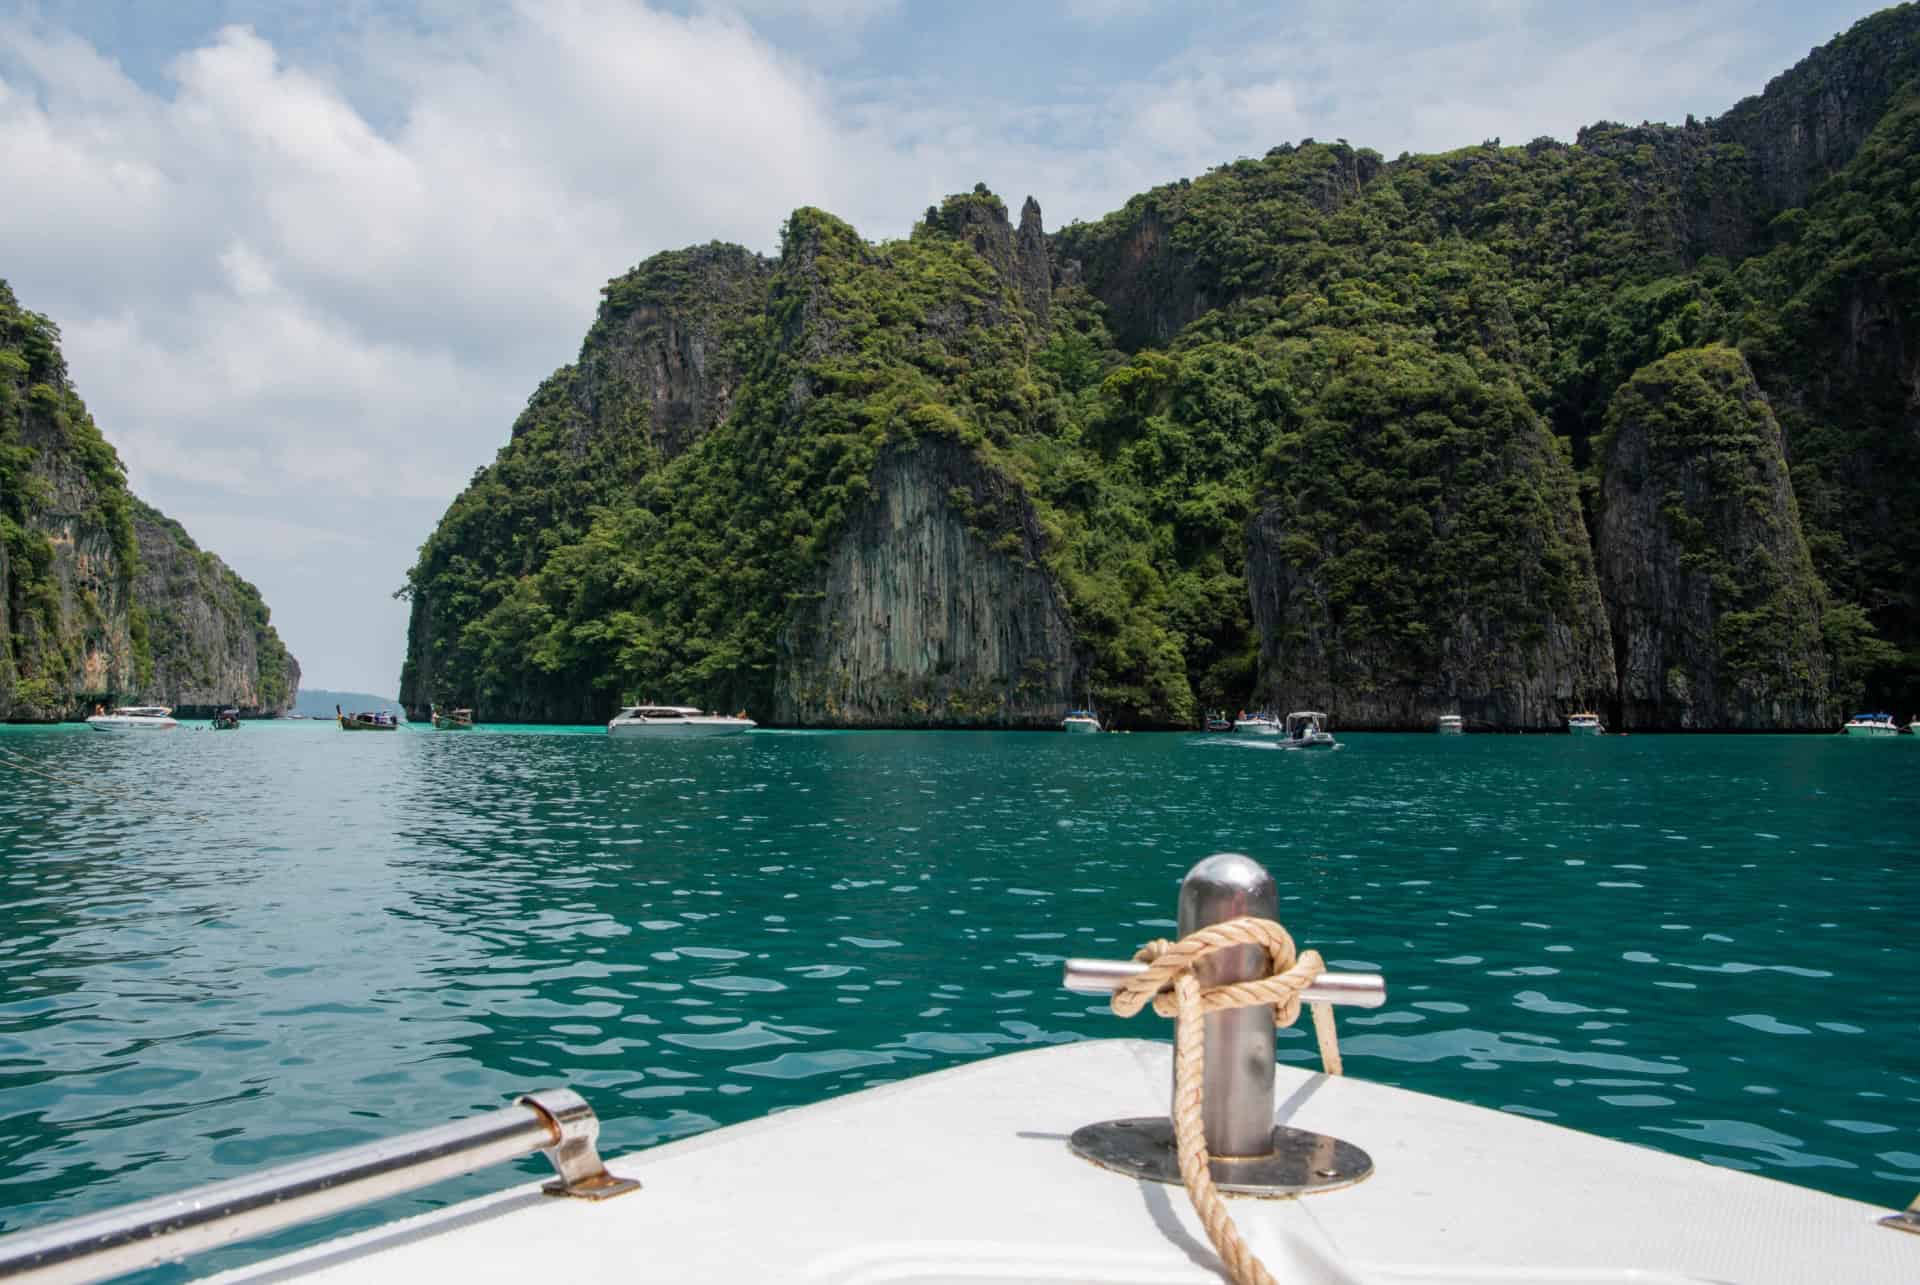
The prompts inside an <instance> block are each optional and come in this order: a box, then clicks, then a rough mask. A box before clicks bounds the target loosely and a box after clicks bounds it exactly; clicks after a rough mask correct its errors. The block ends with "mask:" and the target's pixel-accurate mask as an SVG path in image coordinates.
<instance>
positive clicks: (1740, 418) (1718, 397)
mask: <svg viewBox="0 0 1920 1285" xmlns="http://www.w3.org/2000/svg"><path fill="white" fill-rule="evenodd" d="M1608 439H1609V440H1608V442H1607V444H1606V451H1605V460H1606V466H1605V474H1604V478H1603V482H1602V488H1601V494H1600V523H1599V537H1598V545H1599V563H1600V580H1601V585H1602V587H1603V590H1604V592H1605V595H1606V601H1607V609H1608V614H1609V615H1610V617H1611V621H1612V627H1613V640H1614V647H1615V650H1616V654H1617V656H1618V662H1617V663H1618V670H1619V677H1620V718H1621V723H1622V726H1623V727H1624V728H1631V729H1636V730H1637V729H1695V728H1732V729H1751V728H1780V729H1813V728H1825V727H1828V726H1830V725H1831V724H1832V722H1833V721H1834V714H1835V711H1834V710H1833V708H1832V707H1831V705H1830V703H1829V694H1830V687H1831V683H1830V678H1829V674H1828V672H1827V656H1826V653H1825V650H1824V649H1823V643H1822V632H1821V614H1822V609H1823V606H1824V603H1825V597H1826V593H1825V590H1824V588H1823V587H1822V586H1821V584H1820V581H1819V579H1818V578H1817V577H1816V576H1815V575H1814V570H1813V561H1812V558H1811V557H1810V556H1809V555H1808V552H1807V544H1806V540H1805V538H1804V536H1803V535H1802V534H1801V529H1800V514H1799V510H1798V507H1797V506H1796V504H1795V502H1794V497H1793V488H1792V485H1791V483H1790V481H1789V479H1788V475H1787V462H1786V456H1785V453H1784V442H1783V440H1782V437H1781V433H1780V426H1779V424H1777V423H1776V422H1775V421H1774V417H1773V414H1772V412H1771V410H1769V409H1768V406H1767V403H1766V399H1765V398H1764V397H1763V396H1762V395H1761V392H1760V388H1759V386H1758V385H1757V384H1756V383H1755V382H1754V378H1753V373H1752V372H1751V371H1750V370H1749V369H1748V368H1747V363H1746V362H1745V360H1743V359H1742V358H1741V356H1740V354H1739V353H1737V352H1735V351H1733V350H1732V349H1729V348H1707V349H1690V350H1684V351H1681V352H1677V353H1673V354H1671V355H1670V356H1667V357H1665V358H1662V359H1661V360H1660V361H1658V362H1656V363H1654V364H1653V365H1651V366H1649V367H1647V368H1645V369H1644V370H1641V371H1639V372H1637V373H1636V374H1635V375H1634V377H1633V378H1632V380H1630V381H1629V382H1628V383H1627V385H1626V386H1625V387H1623V388H1622V389H1621V390H1620V391H1619V393H1617V394H1616V395H1615V397H1614V399H1613V404H1612V406H1611V407H1610V409H1609V412H1608Z"/></svg>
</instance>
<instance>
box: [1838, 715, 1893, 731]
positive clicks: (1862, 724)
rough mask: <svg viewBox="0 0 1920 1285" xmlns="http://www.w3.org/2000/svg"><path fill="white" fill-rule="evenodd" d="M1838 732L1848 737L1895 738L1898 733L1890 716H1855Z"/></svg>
mask: <svg viewBox="0 0 1920 1285" xmlns="http://www.w3.org/2000/svg"><path fill="white" fill-rule="evenodd" d="M1840 730H1841V731H1842V732H1844V733H1846V734H1847V735H1848V736H1896V735H1898V734H1899V732H1900V728H1899V727H1898V726H1897V725H1896V724H1895V723H1894V721H1893V715H1891V714H1855V715H1854V716H1853V717H1852V718H1850V719H1848V720H1847V725H1846V726H1845V727H1843V728H1841V729H1840Z"/></svg>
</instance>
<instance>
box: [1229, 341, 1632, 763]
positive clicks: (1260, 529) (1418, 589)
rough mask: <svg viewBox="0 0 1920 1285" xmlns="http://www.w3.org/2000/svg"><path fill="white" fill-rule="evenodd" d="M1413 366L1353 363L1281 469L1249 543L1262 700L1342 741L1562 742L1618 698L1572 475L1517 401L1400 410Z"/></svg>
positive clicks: (1470, 400) (1469, 400)
mask: <svg viewBox="0 0 1920 1285" xmlns="http://www.w3.org/2000/svg"><path fill="white" fill-rule="evenodd" d="M1424 359H1425V360H1429V361H1432V360H1435V359H1433V358H1430V357H1428V358H1424ZM1421 360H1423V357H1422V355H1421V354H1419V353H1417V352H1414V353H1400V354H1394V355H1393V356H1392V357H1391V358H1389V359H1388V360H1387V361H1382V362H1380V363H1377V364H1374V363H1368V364H1356V365H1355V366H1354V367H1352V368H1350V369H1349V370H1348V371H1347V372H1346V373H1344V374H1343V375H1342V376H1341V377H1340V378H1339V379H1337V380H1336V381H1335V382H1334V383H1332V384H1331V385H1330V386H1329V387H1328V389H1327V390H1326V394H1325V398H1324V401H1323V404H1322V405H1321V406H1320V407H1317V408H1316V409H1315V410H1314V412H1312V413H1311V414H1310V415H1309V417H1308V421H1307V424H1306V426H1305V427H1304V428H1303V430H1302V431H1301V432H1300V433H1298V434H1295V435H1290V436H1289V437H1288V438H1286V439H1283V440H1282V442H1281V443H1280V444H1279V446H1278V447H1277V448H1276V450H1275V452H1274V455H1273V458H1272V467H1273V469H1274V474H1273V480H1272V490H1271V493H1270V494H1269V496H1268V498H1267V500H1266V501H1265V503H1263V505H1262V506H1261V508H1260V510H1259V511H1258V513H1257V514H1256V515H1255V517H1254V520H1253V522H1252V524H1251V527H1250V530H1249V532H1248V550H1247V577H1248V587H1249V590H1250V593H1251V596H1252V604H1253V618H1254V622H1255V624H1256V626H1257V627H1258V629H1259V634H1260V640H1261V650H1260V659H1261V668H1260V679H1259V684H1258V689H1257V692H1256V697H1257V699H1258V700H1259V702H1260V703H1261V704H1264V705H1266V706H1267V707H1268V708H1271V709H1275V710H1279V711H1282V712H1284V711H1286V710H1290V709H1315V710H1321V711H1325V712H1328V713H1330V714H1332V715H1333V717H1334V720H1335V723H1336V725H1337V726H1340V727H1346V728H1378V729H1401V728H1410V729H1417V730H1425V729H1428V728H1431V727H1432V726H1433V725H1434V720H1435V718H1436V717H1437V716H1438V715H1440V714H1443V713H1457V714H1460V715H1462V716H1463V717H1465V718H1466V719H1467V720H1468V721H1469V725H1470V726H1474V727H1477V728H1504V729H1524V730H1545V729H1556V728H1559V727H1562V726H1564V720H1565V716H1566V714H1567V713H1569V712H1571V711H1573V710H1577V709H1585V708H1592V707H1593V706H1594V705H1595V704H1596V703H1597V702H1600V701H1602V700H1604V699H1606V698H1607V697H1608V696H1609V695H1610V694H1611V692H1612V688H1613V679H1614V673H1613V658H1612V655H1611V653H1610V650H1609V644H1608V634H1607V620H1606V616H1605V614H1604V610H1603V608H1602V606H1601V602H1600V595H1599V591H1598V586H1597V584H1596V581H1595V576H1594V569H1593V562H1592V558H1591V556H1590V554H1589V551H1588V542H1587V533H1586V529H1585V525H1584V523H1583V522H1582V520H1581V516H1580V507H1579V502H1578V498H1577V495H1576V492H1575V488H1574V485H1573V478H1572V474H1571V473H1570V471H1569V470H1568V468H1567V466H1566V463H1565V461H1564V460H1563V459H1562V457H1561V456H1560V453H1559V452H1558V451H1557V450H1556V448H1555V446H1554V444H1553V440H1552V438H1551V436H1550V435H1549V434H1548V433H1547V431H1546V429H1545V428H1544V427H1543V426H1542V425H1541V424H1540V422H1539V420H1538V419H1537V418H1536V417H1535V416H1534V415H1533V414H1532V412H1531V411H1530V410H1528V408H1527V407H1526V405H1525V403H1524V401H1522V400H1521V399H1520V398H1519V396H1518V394H1517V392H1516V391H1515V390H1513V389H1511V388H1509V387H1502V386H1500V385H1497V384H1489V383H1484V382H1479V381H1475V382H1472V383H1465V384H1461V385H1459V386H1458V387H1457V388H1456V390H1455V391H1454V392H1452V393H1451V394H1450V395H1449V397H1448V399H1447V400H1444V401H1443V400H1439V399H1434V400H1423V399H1415V400H1408V399H1406V398H1405V397H1404V396H1401V397H1398V398H1396V397H1394V396H1393V395H1391V394H1390V393H1389V392H1388V385H1387V382H1386V381H1387V380H1388V378H1389V372H1391V371H1392V370H1393V369H1394V368H1395V367H1404V366H1406V365H1408V364H1411V363H1414V362H1419V361H1421ZM1389 362H1391V364H1388V363H1389ZM1441 367H1442V369H1444V367H1445V363H1441ZM1454 378H1456V379H1464V378H1466V375H1465V372H1464V371H1460V370H1456V371H1455V372H1454ZM1409 460H1411V461H1412V467H1411V470H1410V471H1411V473H1412V475H1413V478H1412V482H1411V485H1401V484H1399V483H1397V482H1395V481H1393V480H1391V474H1390V472H1389V471H1388V470H1392V469H1395V468H1406V467H1407V462H1408V461H1409Z"/></svg>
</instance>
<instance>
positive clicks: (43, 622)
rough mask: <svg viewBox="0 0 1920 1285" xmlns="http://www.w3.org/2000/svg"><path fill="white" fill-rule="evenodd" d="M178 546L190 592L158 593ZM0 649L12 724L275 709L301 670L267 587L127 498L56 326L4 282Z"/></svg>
mask: <svg viewBox="0 0 1920 1285" xmlns="http://www.w3.org/2000/svg"><path fill="white" fill-rule="evenodd" d="M175 548H178V549H179V550H181V551H182V553H183V557H184V558H186V559H190V560H191V563H192V566H193V567H194V574H193V575H192V576H191V577H190V583H188V582H182V583H181V584H178V585H156V584H154V583H151V577H150V576H148V575H147V574H146V573H147V571H148V569H149V567H150V565H151V564H152V563H154V562H155V560H156V556H159V555H160V554H161V553H162V551H163V550H173V549H175ZM189 620H191V622H192V623H191V627H190V626H189V623H188V622H189ZM209 626H211V627H209ZM236 638H237V639H238V640H239V645H238V651H239V652H240V653H241V654H239V655H237V656H236V655H233V654H232V653H234V652H235V650H236V648H235V646H234V645H233V643H234V640H235V639H236ZM0 640H4V646H0V719H8V718H17V719H30V720H38V719H53V718H59V717H61V716H63V715H66V714H72V713H75V712H78V711H79V710H81V709H83V708H84V707H85V706H86V705H87V704H89V703H91V702H93V701H97V700H116V699H125V700H133V699H150V700H159V701H164V702H166V703H169V704H177V705H183V706H191V705H196V704H208V705H218V704H226V703H230V702H233V703H241V704H245V705H247V706H248V707H250V708H261V709H278V708H282V707H284V706H285V705H286V704H288V703H289V702H290V701H291V699H292V694H293V689H294V685H295V684H296V682H297V681H298V674H299V668H298V666H297V665H296V664H295V662H294V660H293V658H292V657H291V656H290V655H288V654H287V650H286V648H285V646H284V645H282V643H281V642H280V639H279V636H278V634H276V633H275V632H274V630H273V627H272V626H271V625H270V624H269V623H268V621H267V609H266V606H265V604H264V603H262V602H261V600H260V595H259V593H258V591H256V590H255V589H254V587H253V586H252V585H250V584H248V583H247V582H246V581H244V580H242V579H241V578H240V577H239V576H237V575H235V574H234V573H233V572H232V571H231V570H230V569H229V568H228V567H227V566H226V565H225V564H224V563H222V562H220V560H219V559H218V558H215V557H214V556H213V555H212V554H210V553H203V552H201V551H200V550H199V549H198V548H197V547H196V546H195V545H194V544H193V542H192V541H191V540H190V539H189V538H188V537H187V535H186V532H185V531H184V530H182V529H181V528H180V526H179V524H177V523H175V522H173V521H171V520H170V519H168V518H166V517H164V516H163V515H161V514H160V513H158V512H157V511H155V510H154V509H152V508H150V507H148V506H147V505H145V504H143V503H141V502H140V501H139V500H138V499H136V498H134V496H133V495H132V494H131V493H130V492H128V490H127V484H126V472H125V470H124V469H123V468H122V467H121V463H120V457H119V456H118V455H117V454H116V453H115V451H114V449H113V447H112V446H111V445H109V444H108V443H107V441H106V439H105V438H104V437H102V436H101V433H100V430H99V429H98V427H96V426H95V424H94V422H93V417H92V416H91V415H89V414H88V413H87V408H86V406H85V405H84V404H83V403H82V402H81V400H80V397H79V395H78V394H77V393H76V392H75V391H74V390H73V387H72V385H71V384H70V383H69V381H68V378H67V368H66V363H65V361H64V360H63V359H62V357H61V355H60V332H59V329H58V327H56V326H55V325H54V323H53V322H52V321H51V320H49V319H48V318H46V317H43V316H41V315H39V314H38V313H34V312H29V311H27V310H26V309H24V308H22V307H20V305H19V302H18V301H17V300H16V299H15V297H14V294H13V291H12V290H11V289H10V288H9V287H8V286H7V284H6V282H4V281H0ZM223 660H227V661H230V662H231V663H228V664H225V665H223V664H222V663H221V662H222V661H223ZM196 684H197V685H196Z"/></svg>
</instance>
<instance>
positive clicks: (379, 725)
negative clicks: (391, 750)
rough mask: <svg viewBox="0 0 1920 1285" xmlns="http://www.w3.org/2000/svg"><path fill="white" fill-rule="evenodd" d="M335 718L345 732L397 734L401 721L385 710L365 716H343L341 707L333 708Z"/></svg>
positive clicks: (370, 712) (371, 712)
mask: <svg viewBox="0 0 1920 1285" xmlns="http://www.w3.org/2000/svg"><path fill="white" fill-rule="evenodd" d="M333 716H334V718H336V719H337V720H339V723H340V730H341V731H343V732H397V731H399V730H400V720H399V719H398V718H397V717H395V716H394V715H392V714H389V713H387V712H385V711H384V710H373V711H369V712H367V713H363V714H343V713H341V712H340V707H339V706H338V705H335V706H334V707H333Z"/></svg>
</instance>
